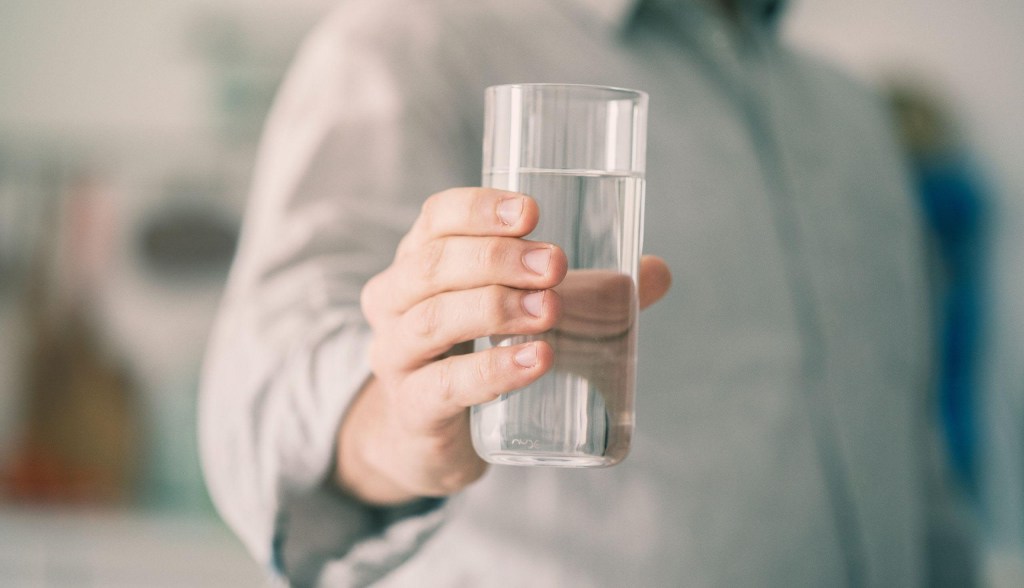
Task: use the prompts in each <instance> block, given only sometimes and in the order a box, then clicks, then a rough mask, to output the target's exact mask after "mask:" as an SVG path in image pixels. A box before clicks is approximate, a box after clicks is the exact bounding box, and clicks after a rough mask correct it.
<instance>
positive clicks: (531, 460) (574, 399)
mask: <svg viewBox="0 0 1024 588" xmlns="http://www.w3.org/2000/svg"><path fill="white" fill-rule="evenodd" d="M485 100H486V101H485V109H486V110H485V111H486V114H485V117H486V119H485V127H484V157H483V185H484V186H487V187H492V188H500V189H503V190H510V191H513V192H522V193H525V194H528V195H530V196H531V197H533V199H534V200H536V202H537V204H538V205H539V207H540V221H539V223H538V224H537V227H536V229H534V230H533V232H531V233H530V234H529V235H527V236H526V238H527V239H529V240H534V241H543V242H547V243H554V244H556V245H558V246H559V247H561V248H562V250H563V251H564V252H565V255H566V257H567V258H568V262H569V271H568V274H567V275H566V277H565V280H563V282H562V283H561V284H560V285H559V286H558V287H556V288H555V291H556V292H557V293H558V294H559V296H560V297H561V303H562V314H561V318H560V319H559V321H558V323H557V324H556V325H555V327H554V328H552V329H551V330H550V331H548V332H546V333H544V334H541V335H530V336H526V335H516V334H509V335H502V336H492V337H486V338H481V339H477V340H476V341H475V348H476V350H478V351H479V350H482V349H489V348H491V347H496V346H497V347H500V346H509V345H517V344H520V343H524V342H526V341H533V340H543V341H547V342H548V343H549V344H550V345H551V346H552V348H553V349H554V355H555V364H554V367H553V368H552V369H551V370H550V371H549V372H548V373H547V374H545V375H544V376H542V377H541V378H540V379H538V380H537V381H535V382H534V383H532V384H530V385H529V386H526V387H524V388H521V389H518V390H515V391H512V392H509V393H508V394H504V395H502V396H501V397H499V398H498V399H496V400H494V401H492V402H489V403H486V404H482V405H479V406H475V407H473V409H472V416H471V428H472V438H473V446H474V448H475V449H476V451H477V453H479V454H480V456H481V457H482V458H484V459H485V460H487V461H489V462H492V463H498V464H515V465H534V466H561V467H601V466H609V465H613V464H616V463H618V462H619V461H621V460H622V459H623V458H624V457H625V456H626V453H627V452H628V451H629V445H630V439H631V437H632V433H633V426H634V409H633V404H634V394H635V390H636V361H637V359H636V356H637V314H638V307H637V304H638V298H637V273H638V268H639V263H640V252H641V246H642V242H643V226H644V168H645V149H646V140H647V137H646V135H647V94H645V93H644V92H639V91H635V90H627V89H622V88H611V87H603V86H586V85H574V84H513V85H503V86H493V87H490V88H488V89H487V92H486V97H485Z"/></svg>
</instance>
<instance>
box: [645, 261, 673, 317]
mask: <svg viewBox="0 0 1024 588" xmlns="http://www.w3.org/2000/svg"><path fill="white" fill-rule="evenodd" d="M671 286H672V272H671V271H669V269H668V264H666V263H665V260H664V259H662V258H660V257H656V256H654V255H645V256H643V257H642V258H641V259H640V308H641V310H642V309H644V308H647V307H648V306H650V305H652V304H654V303H655V302H657V301H659V300H661V298H662V297H663V296H664V295H665V294H666V293H667V292H668V289H669V287H671Z"/></svg>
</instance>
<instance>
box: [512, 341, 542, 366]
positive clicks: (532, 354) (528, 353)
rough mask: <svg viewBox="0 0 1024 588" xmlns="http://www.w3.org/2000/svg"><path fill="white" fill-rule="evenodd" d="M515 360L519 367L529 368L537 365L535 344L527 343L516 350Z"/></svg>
mask: <svg viewBox="0 0 1024 588" xmlns="http://www.w3.org/2000/svg"><path fill="white" fill-rule="evenodd" d="M514 359H515V362H516V363H517V364H519V365H520V366H521V367H525V368H530V367H533V366H535V365H537V346H536V345H527V346H526V347H523V348H522V349H520V350H519V351H517V352H516V355H515V358H514Z"/></svg>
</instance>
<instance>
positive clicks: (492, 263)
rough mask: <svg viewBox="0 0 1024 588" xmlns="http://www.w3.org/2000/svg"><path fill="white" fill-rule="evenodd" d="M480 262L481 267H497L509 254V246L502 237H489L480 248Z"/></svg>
mask: <svg viewBox="0 0 1024 588" xmlns="http://www.w3.org/2000/svg"><path fill="white" fill-rule="evenodd" d="M478 255H479V259H478V262H479V264H480V267H481V268H484V269H497V268H499V267H501V266H502V263H503V262H504V260H505V258H506V257H507V256H508V247H507V246H506V244H505V242H504V241H502V240H501V239H496V238H492V239H487V240H486V241H484V244H483V245H482V246H481V247H480V250H479V253H478Z"/></svg>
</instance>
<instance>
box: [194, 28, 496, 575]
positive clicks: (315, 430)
mask: <svg viewBox="0 0 1024 588" xmlns="http://www.w3.org/2000/svg"><path fill="white" fill-rule="evenodd" d="M395 62H396V59H394V58H392V57H389V56H388V55H387V54H386V52H384V51H382V50H380V49H379V48H375V47H372V46H360V45H359V43H358V40H357V41H355V42H350V41H349V40H347V38H345V37H344V35H339V34H337V30H336V29H335V28H333V27H332V25H331V24H330V23H328V24H327V25H325V26H322V27H321V28H320V30H319V31H318V32H315V33H314V34H313V35H311V37H310V38H309V39H308V40H307V42H306V43H305V44H304V46H303V48H302V50H301V51H300V53H299V56H298V58H297V60H296V62H295V65H294V66H293V68H292V70H291V72H290V73H289V75H288V76H287V78H286V80H285V82H284V84H283V86H282V89H281V92H280V93H279V96H278V98H277V101H276V104H275V106H274V108H273V111H272V113H271V116H270V118H269V120H268V123H267V127H266V130H265V133H264V137H263V141H262V144H261V148H260V153H259V156H258V158H257V165H256V173H255V177H254V181H253V186H252V190H251V194H250V200H249V204H248V209H247V212H246V219H245V225H244V227H243V232H242V238H241V241H240V244H239V250H238V253H237V255H236V259H235V262H234V265H233V267H232V271H231V276H230V278H229V282H228V286H227V289H226V292H225V295H224V299H223V301H222V305H221V308H220V310H219V313H218V317H217V319H216V322H215V325H214V329H213V332H212V335H211V339H210V342H209V345H208V349H207V355H206V358H205V363H204V372H203V378H202V383H201V394H200V407H199V436H200V447H201V458H202V464H203V470H204V475H205V478H206V481H207V486H208V488H209V490H210V493H211V496H212V498H213V501H214V503H215V505H216V507H217V509H218V511H219V512H220V514H221V516H222V517H223V518H224V520H225V521H226V522H227V523H228V525H229V526H230V527H231V528H232V529H233V530H234V531H235V532H236V533H237V534H238V536H239V537H240V538H241V539H242V541H243V542H244V543H245V545H246V546H247V548H248V549H249V550H250V552H251V553H252V554H253V556H254V557H255V558H256V559H257V560H258V561H259V562H261V563H262V564H264V565H265V566H266V567H267V568H268V569H270V570H272V571H273V572H274V573H276V574H277V575H279V576H283V577H284V578H286V579H287V580H288V581H290V582H291V583H293V584H296V585H307V584H312V583H315V582H316V581H317V578H318V577H319V576H320V574H321V572H322V570H323V569H324V568H325V567H326V566H327V564H328V563H330V564H331V565H330V567H331V570H332V577H335V578H345V579H346V582H345V583H346V584H348V585H362V584H366V583H369V582H372V581H373V580H375V579H376V578H378V577H380V576H381V575H383V574H385V573H387V571H389V570H390V569H392V568H394V567H395V566H397V565H398V564H399V563H401V562H402V561H404V560H405V559H406V558H408V557H410V556H411V555H412V554H413V553H414V552H415V550H416V549H417V548H418V546H419V545H420V544H422V542H423V541H425V540H426V539H427V538H428V537H429V536H430V535H431V534H432V533H433V532H434V530H436V529H437V528H438V526H439V525H440V524H441V521H442V518H443V515H444V509H440V508H438V507H439V505H440V504H441V503H440V502H439V501H423V502H421V503H418V504H415V505H413V506H411V507H409V508H406V509H402V510H393V509H392V510H387V509H379V508H372V507H369V506H367V505H365V504H362V503H359V502H358V501H356V500H354V499H352V498H350V497H347V496H345V495H344V494H342V493H341V492H340V491H339V490H338V489H337V488H336V487H335V485H334V482H333V480H334V470H333V468H334V464H335V455H336V450H337V446H336V443H337V432H338V427H339V424H340V421H341V418H342V416H343V414H344V412H345V410H346V408H347V406H348V405H349V402H350V401H351V400H352V398H353V396H354V395H355V394H356V393H357V392H358V391H359V389H360V388H361V387H362V385H363V384H364V383H365V381H366V380H367V378H368V377H369V375H370V369H369V365H368V361H367V348H368V342H369V339H370V336H371V333H370V330H369V328H368V326H367V324H366V322H365V320H364V318H363V316H362V313H361V311H360V307H359V297H360V291H361V289H362V286H363V284H364V283H365V282H366V281H367V280H368V279H369V278H370V277H371V276H373V275H374V274H376V273H378V272H379V271H381V270H382V269H384V268H385V267H386V266H387V265H388V263H389V262H390V260H391V258H392V256H393V254H394V251H395V247H396V245H397V243H398V241H399V239H400V238H401V236H402V235H403V234H404V233H405V232H406V230H407V229H408V227H409V226H410V225H411V223H412V221H413V220H414V218H415V216H416V214H417V212H418V210H419V207H420V204H421V202H422V201H423V199H424V198H425V197H426V196H427V195H429V194H430V193H432V191H436V190H439V189H442V188H445V187H450V186H453V185H458V184H461V183H463V182H465V180H466V178H467V173H466V171H467V170H468V169H472V168H473V163H474V160H473V158H472V157H471V156H467V155H466V154H467V153H469V152H470V151H469V146H468V144H466V147H465V148H463V149H461V150H460V149H457V148H454V147H453V148H451V149H438V147H437V145H436V144H434V143H436V142H437V141H448V140H450V137H448V133H449V131H448V130H446V129H449V127H451V126H452V125H449V124H448V123H447V122H446V121H447V120H448V119H446V118H445V116H444V114H443V113H440V114H439V113H438V112H437V111H436V109H437V104H444V103H445V102H444V101H443V100H441V101H437V100H434V99H433V98H432V96H434V95H435V94H437V90H438V89H437V88H433V87H429V86H422V85H417V84H411V82H410V77H409V76H407V75H404V72H400V71H398V68H397V67H396V65H395ZM413 86H416V87H418V88H419V89H418V90H415V92H414V91H413V90H411V89H410V88H412V87H413ZM456 106H457V105H456ZM450 111H452V108H451V106H449V107H448V108H446V109H445V111H444V112H450ZM463 131H464V129H463ZM453 132H458V131H453ZM463 144H464V143H463ZM475 146H476V145H475V144H474V147H475ZM477 150H478V147H477ZM476 169H478V168H476Z"/></svg>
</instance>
